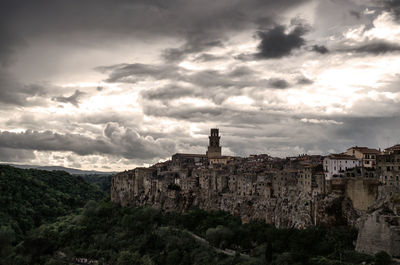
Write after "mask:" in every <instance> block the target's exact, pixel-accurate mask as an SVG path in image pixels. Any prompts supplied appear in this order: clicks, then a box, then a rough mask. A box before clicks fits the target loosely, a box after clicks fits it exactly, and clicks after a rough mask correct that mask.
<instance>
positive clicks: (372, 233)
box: [356, 187, 400, 258]
mask: <svg viewBox="0 0 400 265" xmlns="http://www.w3.org/2000/svg"><path fill="white" fill-rule="evenodd" d="M381 189H382V190H381V192H380V195H381V196H380V198H379V199H378V201H377V203H376V204H375V205H374V206H373V207H371V209H370V211H369V212H368V213H366V214H365V215H363V216H362V217H361V218H360V220H359V224H358V225H359V233H358V238H357V244H356V250H357V251H359V252H364V253H368V254H376V253H377V252H379V251H385V252H387V253H388V254H389V255H391V256H392V257H397V258H400V190H399V189H396V188H388V187H381Z"/></svg>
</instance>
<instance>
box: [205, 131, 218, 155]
mask: <svg viewBox="0 0 400 265" xmlns="http://www.w3.org/2000/svg"><path fill="white" fill-rule="evenodd" d="M218 133H219V130H218V129H216V128H213V129H211V135H210V136H209V137H208V138H209V139H210V144H209V145H208V150H207V153H206V155H207V157H208V158H214V157H220V156H221V146H219V139H220V138H221V137H220V136H219V135H218Z"/></svg>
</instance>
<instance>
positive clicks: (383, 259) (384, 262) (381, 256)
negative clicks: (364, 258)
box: [375, 251, 392, 265]
mask: <svg viewBox="0 0 400 265" xmlns="http://www.w3.org/2000/svg"><path fill="white" fill-rule="evenodd" d="M391 263H392V257H390V255H389V254H388V253H386V252H385V251H380V252H378V253H376V254H375V264H376V265H390V264H391Z"/></svg>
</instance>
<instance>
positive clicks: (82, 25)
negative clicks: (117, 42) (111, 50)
mask: <svg viewBox="0 0 400 265" xmlns="http://www.w3.org/2000/svg"><path fill="white" fill-rule="evenodd" d="M307 1H308V0H282V1H273V0H248V1H234V2H232V1H230V0H221V1H218V2H215V1H212V0H204V1H201V2H199V1H197V0H174V1H160V0H149V1H141V0H131V1H129V0H116V1H108V0H85V1H79V0H70V1H51V0H37V1H34V2H32V1H29V0H21V1H13V0H5V1H1V8H0V26H4V27H3V28H6V29H8V31H7V32H8V33H11V35H12V36H9V35H7V34H8V33H3V34H1V33H2V31H1V30H0V34H1V36H0V39H2V40H6V41H10V43H9V44H10V45H6V46H5V47H3V45H0V49H2V50H0V55H1V54H7V50H9V49H14V47H15V44H16V43H15V41H14V40H18V39H20V38H23V39H24V41H26V43H27V44H28V45H29V41H30V40H31V39H33V38H39V39H45V38H48V39H49V40H55V39H57V40H58V41H61V42H63V43H69V44H73V45H85V46H86V45H96V46H99V45H104V44H105V43H108V42H109V40H113V39H121V38H132V36H134V37H135V39H136V40H138V39H142V40H145V39H153V40H154V39H159V38H165V37H168V38H171V37H172V38H178V39H181V40H182V41H183V44H182V45H180V46H179V47H177V48H176V47H171V48H169V49H166V50H165V52H164V58H166V59H167V60H169V61H177V60H180V59H182V58H184V57H185V56H186V55H187V54H191V53H194V52H200V51H204V50H207V49H209V48H212V47H215V46H220V45H222V42H223V41H224V39H225V36H226V35H227V34H229V33H230V32H233V31H240V30H243V29H249V28H252V27H254V25H256V24H259V21H261V20H264V21H266V20H267V19H266V18H269V20H270V21H273V20H274V19H271V18H270V17H276V14H280V13H281V12H284V11H285V10H288V9H289V8H292V7H295V6H298V5H300V4H302V3H304V2H307ZM89 10H90V12H89Z"/></svg>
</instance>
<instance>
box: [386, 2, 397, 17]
mask: <svg viewBox="0 0 400 265" xmlns="http://www.w3.org/2000/svg"><path fill="white" fill-rule="evenodd" d="M384 6H385V7H386V8H387V9H388V10H389V11H390V12H392V13H393V14H394V15H395V17H396V19H397V20H400V1H399V0H384Z"/></svg>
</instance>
